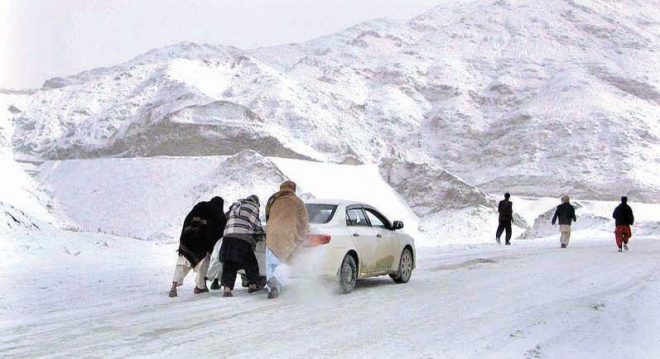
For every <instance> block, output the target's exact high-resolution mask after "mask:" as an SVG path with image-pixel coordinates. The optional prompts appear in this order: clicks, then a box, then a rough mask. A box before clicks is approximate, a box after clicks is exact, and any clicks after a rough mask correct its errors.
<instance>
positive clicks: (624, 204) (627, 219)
mask: <svg viewBox="0 0 660 359" xmlns="http://www.w3.org/2000/svg"><path fill="white" fill-rule="evenodd" d="M612 217H614V221H615V223H614V224H615V226H616V228H615V229H614V237H615V239H616V245H617V247H619V252H621V251H622V250H621V245H622V244H623V249H625V250H628V240H629V239H630V237H631V236H632V231H631V230H630V226H632V225H633V223H635V216H633V210H632V208H630V206H629V205H628V197H625V196H624V197H621V203H620V204H619V205H618V206H617V207H616V208H615V209H614V213H612Z"/></svg>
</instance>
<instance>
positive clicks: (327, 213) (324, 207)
mask: <svg viewBox="0 0 660 359" xmlns="http://www.w3.org/2000/svg"><path fill="white" fill-rule="evenodd" d="M305 207H307V218H308V221H309V223H316V224H323V223H328V222H330V220H331V219H332V216H334V214H335V211H336V210H337V205H334V204H318V203H308V204H305Z"/></svg>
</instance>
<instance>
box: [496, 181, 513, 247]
mask: <svg viewBox="0 0 660 359" xmlns="http://www.w3.org/2000/svg"><path fill="white" fill-rule="evenodd" d="M510 197H511V194H509V193H505V194H504V199H503V200H501V201H500V203H499V204H498V205H497V211H498V212H499V213H500V218H499V225H498V226H497V232H495V240H497V244H501V243H502V242H500V237H501V236H502V232H504V231H505V230H506V237H505V238H506V242H505V243H504V244H505V245H507V246H508V245H511V222H513V203H512V202H511V201H509V198H510Z"/></svg>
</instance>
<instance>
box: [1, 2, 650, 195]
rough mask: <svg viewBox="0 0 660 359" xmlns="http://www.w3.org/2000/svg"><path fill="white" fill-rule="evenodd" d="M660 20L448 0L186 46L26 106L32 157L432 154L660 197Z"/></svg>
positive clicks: (514, 180)
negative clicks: (292, 34) (284, 34)
mask: <svg viewBox="0 0 660 359" xmlns="http://www.w3.org/2000/svg"><path fill="white" fill-rule="evenodd" d="M658 18H660V8H659V7H658V6H657V4H656V3H655V2H654V1H651V0H634V1H632V2H627V3H626V4H623V3H611V2H608V1H599V0H589V1H581V2H579V3H578V2H575V1H571V0H550V1H544V2H542V3H539V2H537V1H531V0H508V1H503V0H490V1H487V2H483V1H463V2H451V3H448V4H445V5H441V6H439V7H437V8H436V9H434V10H431V11H429V12H427V13H425V14H422V15H420V16H419V17H416V18H414V19H412V20H410V21H408V22H395V21H387V20H376V21H370V22H367V23H363V24H360V25H357V26H354V27H352V28H350V29H347V30H345V31H343V32H341V33H338V34H334V35H329V36H326V37H323V38H319V39H316V40H312V41H309V42H305V43H300V44H291V45H283V46H276V47H271V48H263V49H255V50H249V51H246V50H239V49H236V48H226V47H222V46H211V45H197V44H192V43H182V44H178V45H173V46H170V47H166V48H163V49H156V50H153V51H151V52H149V53H147V54H144V55H142V56H139V57H137V58H135V59H134V60H132V61H129V62H127V63H124V64H121V65H118V66H115V67H110V68H101V69H95V70H91V71H88V72H84V73H82V74H79V75H76V76H72V77H68V78H58V79H53V80H50V81H48V82H46V83H45V85H44V87H43V88H42V89H41V90H39V91H37V92H36V93H34V94H32V95H28V94H26V95H25V96H23V97H24V98H23V100H21V101H16V103H15V104H14V103H12V104H11V106H13V107H12V108H13V112H12V116H11V119H12V120H13V121H14V123H15V125H16V130H15V133H14V135H13V137H12V144H13V147H14V149H15V150H16V152H17V156H20V157H37V158H40V159H68V158H80V157H84V158H94V157H104V156H128V157H130V156H154V155H185V156H188V155H233V154H234V153H237V152H239V151H240V150H242V149H246V148H249V149H254V150H257V151H259V152H260V153H262V154H264V155H266V156H277V157H289V158H311V159H316V160H320V161H330V162H346V163H378V162H380V161H382V160H388V159H390V158H391V157H394V158H399V157H403V158H404V159H414V158H417V157H418V155H420V154H421V155H423V156H422V157H425V158H429V161H430V162H431V163H430V164H431V165H434V166H440V167H444V168H445V169H446V170H449V171H450V172H451V173H453V174H455V175H457V176H459V177H460V178H462V179H463V180H465V181H466V182H467V183H469V184H471V185H474V186H477V187H479V188H480V189H482V190H485V191H487V192H493V191H495V192H500V191H503V190H510V191H513V192H516V193H522V194H525V193H526V194H532V195H552V196H555V195H560V194H562V193H564V192H570V193H572V194H577V195H582V196H587V197H591V198H603V199H613V198H617V197H618V195H620V194H623V193H627V194H629V195H630V196H631V197H633V198H637V199H640V200H646V201H652V202H657V201H658V199H659V198H660V185H658V184H659V183H660V170H659V168H660V157H659V156H660V155H659V153H660V126H658V118H659V114H660V90H659V89H658V84H660V77H659V76H660V75H658V74H660V60H659V57H658V55H657V53H658V51H660V25H659V24H658V22H657V19H658Z"/></svg>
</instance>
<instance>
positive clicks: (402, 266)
mask: <svg viewBox="0 0 660 359" xmlns="http://www.w3.org/2000/svg"><path fill="white" fill-rule="evenodd" d="M412 271H413V256H412V252H411V251H410V249H409V248H406V249H404V250H403V253H401V260H400V261H399V272H398V273H397V274H390V278H392V280H394V281H395V282H396V283H408V281H409V280H410V277H411V276H412Z"/></svg>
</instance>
